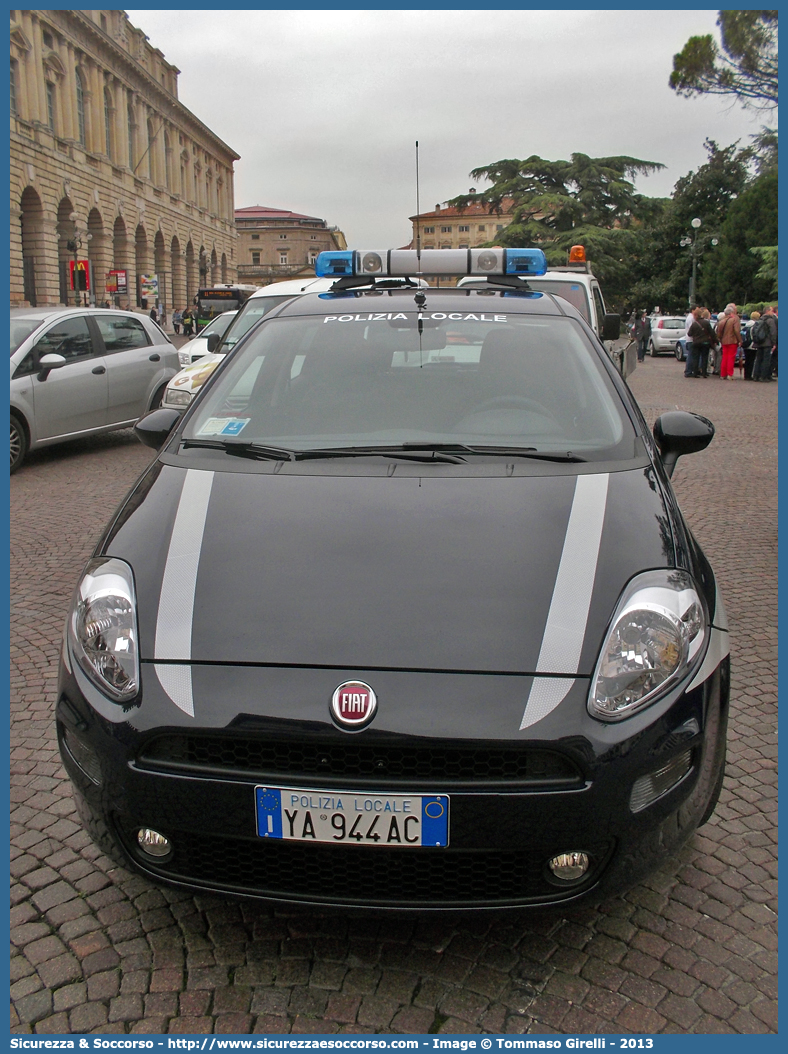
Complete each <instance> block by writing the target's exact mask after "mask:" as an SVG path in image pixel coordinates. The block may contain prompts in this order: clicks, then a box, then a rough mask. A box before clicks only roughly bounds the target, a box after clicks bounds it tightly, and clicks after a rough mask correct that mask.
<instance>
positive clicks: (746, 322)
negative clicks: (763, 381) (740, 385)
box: [741, 311, 761, 381]
mask: <svg viewBox="0 0 788 1054" xmlns="http://www.w3.org/2000/svg"><path fill="white" fill-rule="evenodd" d="M760 317H761V313H760V311H753V313H752V315H745V314H743V315H742V316H741V348H742V352H743V353H744V379H745V381H751V380H752V367H753V365H754V363H755V346H754V345H753V342H752V327H753V326H754V325H755V323H756V322H757V321H758V319H759V318H760Z"/></svg>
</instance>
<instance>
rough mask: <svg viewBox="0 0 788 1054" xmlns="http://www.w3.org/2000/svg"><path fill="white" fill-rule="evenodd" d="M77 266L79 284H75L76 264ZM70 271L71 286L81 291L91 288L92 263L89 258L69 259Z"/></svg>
mask: <svg viewBox="0 0 788 1054" xmlns="http://www.w3.org/2000/svg"><path fill="white" fill-rule="evenodd" d="M75 262H76V268H77V284H76V285H74V264H75ZM68 273H69V276H70V278H71V288H72V289H79V290H80V292H87V291H89V290H90V263H89V262H88V261H87V260H76V261H74V260H69V261H68Z"/></svg>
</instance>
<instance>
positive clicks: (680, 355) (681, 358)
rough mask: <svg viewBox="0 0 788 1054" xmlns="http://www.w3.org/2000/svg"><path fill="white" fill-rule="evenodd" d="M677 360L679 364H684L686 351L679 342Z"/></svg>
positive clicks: (677, 344)
mask: <svg viewBox="0 0 788 1054" xmlns="http://www.w3.org/2000/svg"><path fill="white" fill-rule="evenodd" d="M676 358H677V359H678V360H679V362H684V349H683V348H682V346H681V344H680V343H679V341H676Z"/></svg>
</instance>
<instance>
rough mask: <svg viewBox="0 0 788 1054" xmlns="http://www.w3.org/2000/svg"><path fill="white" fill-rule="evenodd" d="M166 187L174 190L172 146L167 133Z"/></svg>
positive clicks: (165, 136) (165, 153) (165, 155)
mask: <svg viewBox="0 0 788 1054" xmlns="http://www.w3.org/2000/svg"><path fill="white" fill-rule="evenodd" d="M164 185H165V186H166V187H168V188H169V189H172V146H171V145H170V137H169V134H168V133H167V132H165V133H164Z"/></svg>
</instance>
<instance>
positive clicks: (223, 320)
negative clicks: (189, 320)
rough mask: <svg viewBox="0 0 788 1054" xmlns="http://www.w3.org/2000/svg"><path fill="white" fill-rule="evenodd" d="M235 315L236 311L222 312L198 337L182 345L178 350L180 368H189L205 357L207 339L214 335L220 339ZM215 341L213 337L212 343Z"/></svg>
mask: <svg viewBox="0 0 788 1054" xmlns="http://www.w3.org/2000/svg"><path fill="white" fill-rule="evenodd" d="M237 314H238V312H237V311H223V312H222V313H221V315H217V316H216V318H214V319H212V320H211V321H210V322H209V323H208V325H207V326H205V328H204V329H201V330H200V333H199V336H197V337H193V338H192V339H191V340H190V341H189V343H188V344H184V345H182V346H181V347H180V348H179V349H178V362H180V364H181V366H190V365H191V364H192V363H193V362H196V361H197V359H201V358H202V357H203V355H207V354H208V343H209V341H208V338H209V337H210V336H211V335H212V334H213V333H215V334H217V335H218V338H219V339H221V338H222V337H223V336H224V335H225V333H226V332H227V330H228V329H229V327H230V323H231V322H232V320H233V319H234V318H235V316H236V315H237ZM216 339H217V338H216V337H214V341H213V342H216ZM213 342H212V343H213Z"/></svg>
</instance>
